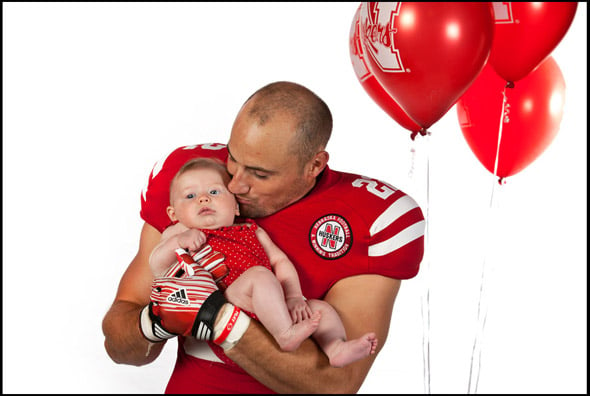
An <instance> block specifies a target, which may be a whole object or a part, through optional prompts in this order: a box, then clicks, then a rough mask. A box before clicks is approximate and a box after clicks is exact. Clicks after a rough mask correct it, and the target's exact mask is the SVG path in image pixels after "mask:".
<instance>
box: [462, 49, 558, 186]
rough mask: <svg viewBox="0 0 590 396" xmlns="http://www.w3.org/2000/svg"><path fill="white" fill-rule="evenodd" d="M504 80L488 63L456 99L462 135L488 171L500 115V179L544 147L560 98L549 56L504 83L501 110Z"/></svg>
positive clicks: (551, 136)
mask: <svg viewBox="0 0 590 396" xmlns="http://www.w3.org/2000/svg"><path fill="white" fill-rule="evenodd" d="M505 85H506V81H505V80H503V79H502V77H500V76H499V75H498V74H497V73H496V72H495V71H494V69H493V68H492V67H491V66H490V65H489V63H488V65H486V67H485V68H484V70H483V71H482V73H481V74H480V76H479V77H478V78H477V79H476V80H475V81H474V82H473V84H472V85H471V87H469V89H468V90H467V92H465V94H464V95H463V96H462V97H461V99H459V101H458V102H457V115H458V118H459V124H460V126H461V131H462V132H463V136H464V137H465V140H466V141H467V144H468V145H469V147H470V148H471V151H473V153H474V154H475V156H476V157H477V159H478V160H479V162H481V163H482V164H483V166H484V167H485V168H486V169H487V170H488V171H489V172H490V173H492V174H494V165H495V162H496V152H497V149H498V135H499V132H500V119H502V135H501V137H500V149H499V151H498V165H497V166H498V169H497V171H496V175H497V176H499V177H500V178H501V179H503V178H505V177H508V176H512V175H514V174H516V173H518V172H520V171H521V170H523V169H524V168H526V167H527V166H528V165H530V163H531V162H533V161H534V160H535V159H536V158H537V157H539V156H540V155H541V154H542V153H543V151H545V149H546V148H547V147H548V146H549V144H550V143H551V142H552V141H553V139H554V138H555V136H556V135H557V132H558V130H559V124H560V123H561V118H562V116H563V106H564V101H565V81H564V79H563V75H562V74H561V70H560V69H559V66H558V65H557V63H556V62H555V60H554V59H553V57H551V56H550V57H548V58H547V59H546V60H545V61H543V63H541V65H539V67H538V68H537V69H536V70H534V71H532V72H531V73H529V74H528V75H527V76H526V77H524V78H523V79H522V80H520V82H519V83H518V84H516V85H515V86H514V88H506V104H505V111H504V113H503V114H502V102H503V95H502V92H503V90H504V89H505V88H504V87H505Z"/></svg>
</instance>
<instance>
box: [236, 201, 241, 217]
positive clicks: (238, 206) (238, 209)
mask: <svg viewBox="0 0 590 396" xmlns="http://www.w3.org/2000/svg"><path fill="white" fill-rule="evenodd" d="M239 215H240V205H239V204H238V203H237V202H236V216H239Z"/></svg>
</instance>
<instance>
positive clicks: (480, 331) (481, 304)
mask: <svg viewBox="0 0 590 396" xmlns="http://www.w3.org/2000/svg"><path fill="white" fill-rule="evenodd" d="M507 87H508V88H511V86H510V84H507V85H506V86H505V87H504V90H503V91H502V111H501V114H500V126H499V128H498V145H497V147H496V159H495V163H494V178H495V177H497V175H498V158H499V154H500V141H501V139H502V127H503V125H504V123H507V122H509V121H510V118H509V116H508V114H509V113H510V110H509V107H510V105H508V104H507V99H506V88H507ZM498 182H499V185H502V184H504V178H503V177H500V178H499V180H498ZM495 190H496V182H495V181H494V182H493V183H492V193H491V196H490V208H489V220H488V222H489V223H490V227H488V230H491V236H492V237H493V235H494V231H495V227H493V226H492V224H491V223H492V222H493V221H494V219H495V218H496V217H497V216H494V215H493V208H494V198H495V197H494V192H495ZM484 239H485V238H484ZM490 239H491V237H490ZM490 245H492V244H491V243H490ZM488 251H489V247H488V248H487V249H486V250H485V252H486V253H485V254H484V258H483V265H482V270H481V280H480V287H479V301H478V304H477V322H478V328H477V331H476V334H475V339H474V342H473V348H472V350H471V364H470V366H469V383H468V385H467V387H468V389H467V393H469V394H471V393H477V387H478V385H479V374H480V372H481V355H482V349H483V339H484V329H485V325H486V319H487V315H488V290H487V289H489V282H490V281H489V275H488V276H486V275H487V274H488V273H489V272H490V271H491V269H489V268H488V267H489V266H490V265H489V264H488V257H487V256H488ZM476 356H477V358H476Z"/></svg>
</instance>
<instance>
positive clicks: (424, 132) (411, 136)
mask: <svg viewBox="0 0 590 396" xmlns="http://www.w3.org/2000/svg"><path fill="white" fill-rule="evenodd" d="M418 134H420V135H421V136H426V135H430V132H428V131H427V130H426V128H421V129H420V130H419V131H413V132H412V133H411V134H410V138H412V140H415V139H416V136H417V135H418Z"/></svg>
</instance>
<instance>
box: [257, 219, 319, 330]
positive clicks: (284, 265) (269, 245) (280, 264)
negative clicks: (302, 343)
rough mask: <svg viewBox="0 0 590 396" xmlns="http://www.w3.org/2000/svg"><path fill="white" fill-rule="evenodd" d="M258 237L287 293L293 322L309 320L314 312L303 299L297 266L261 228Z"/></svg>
mask: <svg viewBox="0 0 590 396" xmlns="http://www.w3.org/2000/svg"><path fill="white" fill-rule="evenodd" d="M256 236H257V237H258V240H259V241H260V244H261V245H262V247H263V248H264V251H265V252H266V255H267V256H268V258H269V261H270V265H271V266H272V269H273V272H274V274H275V276H276V277H277V279H278V280H279V282H280V283H281V286H282V288H283V292H284V293H285V302H286V303H287V307H288V308H289V312H290V313H291V317H292V319H293V322H294V323H297V322H299V321H301V320H304V319H308V318H309V317H310V316H311V314H312V311H311V308H310V307H309V305H307V302H306V301H305V298H303V293H302V292H301V284H300V283H299V276H298V275H297V270H296V269H295V266H294V265H293V263H292V262H291V260H289V258H288V257H287V255H286V254H285V253H284V252H283V251H282V250H281V249H280V248H279V247H278V246H277V245H276V244H275V243H274V242H273V241H272V240H271V239H270V236H269V235H268V234H267V233H266V231H264V230H263V229H262V228H261V227H258V228H257V229H256Z"/></svg>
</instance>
